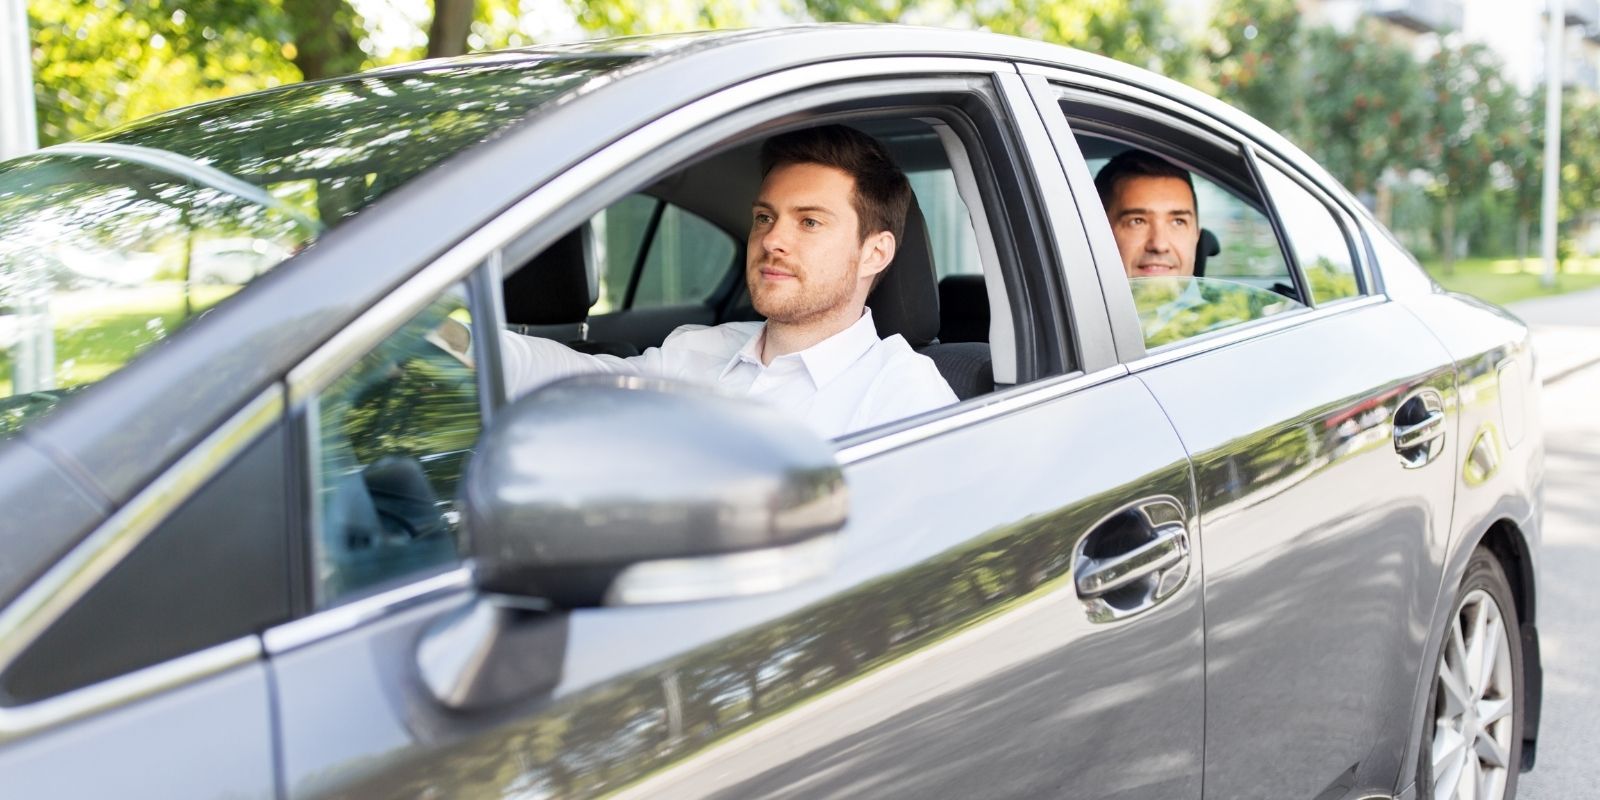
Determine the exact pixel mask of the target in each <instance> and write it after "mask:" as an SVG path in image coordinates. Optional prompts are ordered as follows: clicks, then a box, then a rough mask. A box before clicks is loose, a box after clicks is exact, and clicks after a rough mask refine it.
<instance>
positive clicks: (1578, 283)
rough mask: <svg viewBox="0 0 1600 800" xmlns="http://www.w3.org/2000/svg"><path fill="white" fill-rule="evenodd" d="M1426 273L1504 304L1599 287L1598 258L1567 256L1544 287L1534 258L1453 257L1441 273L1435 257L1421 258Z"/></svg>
mask: <svg viewBox="0 0 1600 800" xmlns="http://www.w3.org/2000/svg"><path fill="white" fill-rule="evenodd" d="M1423 266H1424V267H1426V268H1427V270H1428V274H1429V275H1432V276H1433V279H1434V280H1436V281H1438V282H1439V283H1440V284H1441V285H1443V286H1444V288H1446V289H1449V290H1450V291H1452V292H1462V293H1464V294H1470V295H1474V296H1477V297H1481V298H1483V299H1484V300H1488V301H1489V302H1491V303H1497V304H1499V305H1505V304H1507V303H1514V302H1516V301H1518V300H1527V299H1530V298H1534V297H1549V296H1551V295H1557V294H1565V293H1566V292H1577V291H1582V290H1584V289H1595V288H1600V258H1569V259H1567V263H1566V265H1565V267H1564V271H1561V272H1558V273H1556V285H1555V286H1554V287H1553V288H1549V289H1547V288H1545V287H1544V286H1543V285H1542V284H1541V283H1540V282H1539V281H1540V277H1541V276H1542V275H1543V274H1544V262H1543V261H1541V260H1540V259H1538V258H1530V259H1528V260H1527V261H1521V260H1519V259H1515V258H1463V259H1457V260H1456V262H1455V265H1454V269H1453V270H1452V273H1451V274H1449V275H1446V274H1444V268H1443V267H1442V266H1441V265H1440V263H1439V262H1438V261H1437V260H1431V261H1424V262H1423Z"/></svg>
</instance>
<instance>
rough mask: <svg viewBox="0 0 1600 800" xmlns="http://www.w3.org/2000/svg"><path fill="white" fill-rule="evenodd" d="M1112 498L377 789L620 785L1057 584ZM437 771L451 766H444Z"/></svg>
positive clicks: (707, 651) (753, 634)
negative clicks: (1078, 537) (1082, 535)
mask: <svg viewBox="0 0 1600 800" xmlns="http://www.w3.org/2000/svg"><path fill="white" fill-rule="evenodd" d="M1112 505H1113V498H1112V496H1111V495H1110V494H1109V493H1108V494H1106V495H1103V496H1100V497H1096V498H1091V499H1090V501H1089V502H1088V503H1085V504H1084V505H1082V506H1079V507H1078V508H1076V509H1075V510H1066V511H1060V512H1056V513H1052V514H1046V515H1041V516H1037V517H1033V518H1030V519H1027V520H1023V521H1021V522H1019V523H1016V524H1014V525H1010V526H1007V527H1004V528H1000V529H997V530H995V531H993V532H991V533H989V534H988V535H986V536H984V537H982V538H981V539H978V540H975V541H973V542H970V543H968V544H966V545H964V546H962V547H960V548H957V549H954V550H950V551H947V552H946V553H944V554H943V555H940V556H938V557H936V558H933V559H931V560H929V561H926V562H924V563H922V564H919V565H917V566H915V567H912V568H910V569H907V570H905V571H903V572H901V573H898V574H895V575H891V576H888V577H885V578H881V579H879V580H876V581H873V582H870V583H866V584H862V585H861V586H858V587H856V588H855V589H854V590H852V591H850V592H849V593H847V594H844V595H842V596H838V597H835V598H833V599H829V600H826V601H824V602H821V603H818V604H816V605H813V606H810V607H807V608H804V609H801V610H799V611H796V612H794V613H792V614H790V615H788V616H786V617H782V618H779V619H777V620H773V621H771V622H768V623H765V624H763V625H760V626H759V627H756V628H752V629H750V630H747V631H745V632H743V633H740V634H737V635H735V636H732V637H730V638H727V639H724V640H722V641H720V642H716V643H713V644H710V645H707V646H705V647H702V648H700V649H699V650H696V651H694V652H691V653H688V654H687V655H685V656H683V657H681V658H678V659H676V660H674V661H671V662H668V663H665V664H662V665H657V666H654V667H650V668H646V669H643V670H640V671H638V672H636V673H633V674H632V675H629V676H625V677H623V678H620V679H616V680H613V681H610V682H608V683H607V684H606V685H605V686H604V687H603V688H600V689H597V690H594V691H591V692H587V693H584V694H580V695H577V696H574V697H571V698H566V699H563V700H562V701H560V702H558V703H556V704H554V705H552V706H550V707H547V708H546V709H544V710H543V711H541V712H540V713H538V714H537V716H535V717H534V718H533V719H531V720H528V721H525V722H520V723H516V724H515V725H514V726H513V728H512V729H511V730H510V731H508V732H504V731H503V732H501V733H497V734H495V735H492V736H485V737H483V738H480V739H476V740H473V741H468V742H465V743H463V744H461V745H459V746H458V747H457V748H456V749H455V750H453V751H452V752H450V753H448V754H445V755H444V757H443V758H440V759H430V760H429V761H427V762H426V764H419V765H418V767H417V768H416V771H415V772H413V773H411V774H406V773H403V772H402V773H395V774H391V775H389V776H387V777H386V778H385V779H384V783H383V786H382V788H381V792H380V793H382V794H392V795H398V796H410V795H413V794H416V793H418V792H420V791H422V787H425V786H429V785H438V784H440V783H444V784H447V785H451V786H455V787H458V791H462V792H464V793H467V794H473V793H483V794H485V795H499V794H501V793H504V792H505V791H507V790H508V788H515V787H537V788H538V789H539V790H542V791H545V792H550V793H553V794H554V795H555V796H559V797H598V796H601V795H604V794H607V793H609V792H613V791H616V790H618V789H620V788H622V787H624V786H626V785H628V784H629V783H632V782H635V781H637V780H638V779H640V778H641V777H643V776H646V775H648V774H651V773H654V772H656V771H659V770H661V769H664V768H666V767H668V766H670V765H672V764H673V763H675V762H677V761H680V760H682V759H685V758H688V757H690V756H692V755H694V754H696V753H698V752H701V751H703V750H705V749H707V748H709V747H711V746H713V745H715V744H717V743H719V742H721V741H723V740H725V739H728V738H730V737H732V736H734V735H736V734H739V733H741V732H743V731H744V730H746V729H748V728H749V727H751V726H753V725H756V724H759V723H762V722H764V721H766V720H769V719H772V718H773V717H776V716H778V715H780V714H783V713H784V712H786V711H788V710H790V709H792V708H795V707H796V706H799V705H801V704H803V703H805V702H807V701H809V700H811V699H813V698H815V697H817V696H818V695H820V694H823V693H826V692H828V691H829V690H831V689H834V688H837V687H839V686H841V685H843V684H844V683H846V682H849V681H852V680H855V679H857V678H860V677H862V676H864V675H866V674H868V673H871V672H873V671H875V670H877V669H879V668H882V667H884V666H887V665H889V664H892V663H894V662H895V661H897V660H899V659H901V658H904V657H906V656H909V655H911V654H913V653H915V652H918V651H921V650H924V649H926V648H927V647H929V646H931V645H933V644H935V643H937V642H938V641H940V640H941V639H944V638H946V637H949V636H951V635H953V634H955V633H957V632H959V631H961V630H964V629H966V628H968V627H970V626H972V625H975V624H977V623H979V622H982V621H984V620H986V619H989V618H990V617H993V616H995V615H997V614H999V613H1002V612H1004V611H1006V610H1007V609H1009V608H1011V607H1012V606H1013V605H1015V604H1016V603H1019V602H1024V601H1026V600H1028V599H1032V598H1035V597H1038V596H1042V595H1043V594H1044V593H1047V592H1049V591H1052V590H1053V589H1054V588H1055V587H1057V586H1060V585H1062V582H1063V581H1066V580H1068V579H1069V576H1068V571H1069V567H1070V562H1071V546H1072V543H1073V539H1072V537H1070V536H1067V535H1065V534H1064V533H1063V531H1080V530H1086V529H1087V528H1088V527H1089V525H1090V524H1092V523H1093V522H1094V521H1095V519H1096V518H1097V516H1096V515H1098V514H1101V513H1103V512H1104V511H1107V510H1109V509H1110V508H1111V507H1112ZM441 765H448V766H441ZM441 769H447V770H449V771H450V773H451V774H450V775H449V776H448V777H442V776H441V775H440V774H439V771H440V770H441ZM391 781H393V782H391ZM467 787H471V788H467ZM367 788H372V787H367Z"/></svg>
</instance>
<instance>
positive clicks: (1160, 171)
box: [1094, 149, 1200, 214]
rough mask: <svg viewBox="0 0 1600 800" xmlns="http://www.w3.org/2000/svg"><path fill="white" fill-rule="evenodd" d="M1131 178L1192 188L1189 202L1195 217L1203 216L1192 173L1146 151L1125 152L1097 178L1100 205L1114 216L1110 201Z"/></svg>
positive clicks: (1096, 187) (1096, 188) (1096, 185)
mask: <svg viewBox="0 0 1600 800" xmlns="http://www.w3.org/2000/svg"><path fill="white" fill-rule="evenodd" d="M1128 178H1177V179H1178V180H1181V181H1183V182H1184V183H1186V184H1188V185H1189V201H1190V202H1191V203H1193V204H1194V210H1195V213H1197V214H1198V213H1199V212H1200V198H1199V197H1198V196H1196V195H1195V191H1194V178H1192V177H1190V176H1189V170H1186V169H1184V168H1183V167H1180V166H1178V165H1177V164H1174V163H1172V162H1171V161H1168V160H1166V159H1164V158H1162V157H1161V156H1158V155H1156V154H1155V153H1147V152H1145V151H1143V150H1138V149H1134V150H1124V151H1122V152H1120V153H1118V154H1117V155H1116V157H1114V158H1112V159H1111V160H1110V161H1107V162H1106V165H1105V166H1103V167H1101V168H1100V172H1098V173H1096V174H1095V176H1094V188H1095V191H1096V192H1098V193H1099V194H1100V205H1102V206H1104V207H1105V209H1106V213H1108V214H1109V213H1111V198H1112V197H1114V196H1116V194H1117V184H1119V183H1121V182H1123V181H1124V180H1127V179H1128Z"/></svg>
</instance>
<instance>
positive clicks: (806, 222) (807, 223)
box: [800, 217, 822, 228]
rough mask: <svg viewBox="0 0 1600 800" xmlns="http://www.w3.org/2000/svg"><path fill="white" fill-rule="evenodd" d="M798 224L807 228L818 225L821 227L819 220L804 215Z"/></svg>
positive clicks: (817, 226)
mask: <svg viewBox="0 0 1600 800" xmlns="http://www.w3.org/2000/svg"><path fill="white" fill-rule="evenodd" d="M800 224H801V225H804V226H806V227H807V228H819V227H822V223H821V222H819V221H817V220H814V219H812V218H810V217H806V218H805V219H803V220H800Z"/></svg>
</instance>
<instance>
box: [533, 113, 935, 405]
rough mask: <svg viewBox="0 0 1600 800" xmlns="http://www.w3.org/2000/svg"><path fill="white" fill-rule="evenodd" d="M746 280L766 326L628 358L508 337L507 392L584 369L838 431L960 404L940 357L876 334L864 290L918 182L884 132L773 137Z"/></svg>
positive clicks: (889, 255) (687, 340) (884, 259)
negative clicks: (720, 393) (716, 393)
mask: <svg viewBox="0 0 1600 800" xmlns="http://www.w3.org/2000/svg"><path fill="white" fill-rule="evenodd" d="M761 165H762V174H763V180H762V183H761V190H760V193H759V194H758V196H757V197H756V200H755V203H754V204H753V206H752V209H751V224H750V236H749V242H748V248H747V251H746V252H747V254H746V264H745V280H746V283H747V284H748V286H749V290H750V298H751V300H752V302H753V303H754V305H755V308H756V311H758V312H760V313H761V314H762V316H764V317H766V322H764V323H763V322H730V323H725V324H722V325H717V326H715V327H706V326H703V325H686V326H683V327H681V328H678V329H677V330H675V331H673V332H672V334H671V335H669V336H668V337H667V339H666V341H664V342H663V343H662V345H661V347H659V348H656V347H652V348H650V349H648V350H646V351H645V352H644V353H642V354H640V355H638V356H634V357H631V358H618V357H616V356H603V355H588V354H585V353H578V352H575V351H573V350H571V349H569V348H567V347H565V346H564V345H561V344H559V343H557V342H554V341H551V340H548V339H539V338H534V337H528V336H519V335H517V334H513V333H509V332H507V333H503V335H502V344H501V351H502V354H503V361H504V366H505V378H506V385H507V387H508V388H509V391H510V393H511V395H512V397H516V396H517V395H520V394H523V393H525V392H527V391H529V390H531V389H533V388H535V387H537V386H539V385H540V384H543V383H546V382H548V381H551V380H554V379H556V378H560V377H564V376H567V375H573V374H578V373H585V372H625V373H633V374H640V375H652V376H661V377H668V378H677V379H680V380H687V381H693V382H696V383H702V384H711V385H715V386H719V387H722V388H724V389H726V390H728V391H731V392H735V393H739V394H743V395H747V396H749V397H752V398H756V399H759V400H762V401H765V402H768V403H771V404H773V405H775V406H777V407H779V408H781V409H783V410H786V411H789V412H791V413H793V414H794V415H795V416H796V417H798V418H799V419H801V420H803V421H804V422H806V423H807V424H809V425H810V426H811V427H812V428H813V429H815V430H816V431H817V432H818V433H820V434H821V435H823V436H827V437H835V436H842V435H845V434H848V433H851V432H854V431H857V430H861V429H863V428H870V427H873V426H875V425H880V424H883V423H886V422H891V421H894V420H896V419H901V418H903V417H908V416H911V415H913V414H918V413H921V412H923V411H928V410H931V409H934V408H939V407H941V406H945V405H949V404H952V403H954V402H956V396H955V394H954V393H953V392H952V391H951V390H950V386H949V385H948V384H947V383H945V380H944V378H943V377H941V376H940V374H939V370H938V369H937V368H936V367H935V366H934V364H933V361H931V360H930V359H928V358H927V357H926V356H923V355H919V354H917V353H916V352H915V351H913V350H912V349H911V346H910V345H909V344H907V343H906V341H905V339H904V338H903V337H901V336H899V335H895V336H891V337H889V338H887V339H879V338H878V334H877V330H876V329H875V328H874V326H873V321H872V312H871V311H870V310H868V309H867V308H866V299H867V294H868V293H869V292H870V291H871V290H872V287H873V286H874V285H876V283H877V281H878V278H879V277H880V276H881V275H882V273H883V271H884V270H885V269H887V268H888V267H889V265H890V262H891V261H893V259H894V254H895V247H896V243H897V242H898V241H899V239H900V237H901V234H902V232H903V230H904V226H905V218H906V213H907V207H908V206H909V204H910V202H911V185H910V183H909V181H907V180H906V176H905V174H904V173H903V172H901V170H900V168H899V167H897V166H895V164H894V162H893V161H892V160H891V159H890V158H889V155H888V153H887V152H886V151H885V150H884V148H883V145H881V144H880V143H879V142H878V141H877V140H875V139H873V138H872V137H870V136H868V135H866V134H864V133H861V132H860V131H857V130H855V129H853V128H848V127H845V126H842V125H828V126H822V127H817V128H809V129H806V130H801V131H794V132H792V133H786V134H782V135H779V136H775V137H773V138H771V139H769V140H767V141H766V142H765V143H764V144H763V146H762V149H761Z"/></svg>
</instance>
